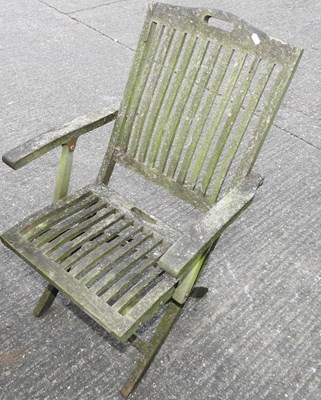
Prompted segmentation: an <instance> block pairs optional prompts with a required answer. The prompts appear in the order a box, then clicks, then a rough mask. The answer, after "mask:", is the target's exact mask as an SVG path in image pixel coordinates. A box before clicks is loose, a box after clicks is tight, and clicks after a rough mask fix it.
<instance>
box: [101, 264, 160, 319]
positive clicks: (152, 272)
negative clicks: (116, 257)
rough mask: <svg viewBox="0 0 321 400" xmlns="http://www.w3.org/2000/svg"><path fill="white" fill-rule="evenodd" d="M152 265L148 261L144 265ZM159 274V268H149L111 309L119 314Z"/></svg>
mask: <svg viewBox="0 0 321 400" xmlns="http://www.w3.org/2000/svg"><path fill="white" fill-rule="evenodd" d="M152 263H153V262H152V261H150V260H149V262H148V263H146V264H147V266H150V265H149V264H152ZM144 267H145V266H144ZM140 269H141V270H143V266H141V267H140ZM161 273H163V271H162V270H161V269H160V268H159V267H152V268H150V269H149V270H148V271H147V272H146V273H145V274H144V275H143V276H142V278H141V279H140V280H139V281H138V282H137V283H136V284H135V285H134V286H132V287H131V288H130V289H129V290H128V291H127V292H126V293H125V294H124V295H123V296H121V297H120V298H119V299H118V300H117V301H116V302H115V303H114V304H113V305H112V307H113V309H114V310H116V311H118V312H120V313H121V312H122V311H123V309H124V308H125V307H127V305H128V304H129V303H131V302H132V301H133V299H134V298H135V297H136V296H137V295H139V293H141V291H142V290H144V289H145V288H146V286H148V285H149V284H150V283H151V282H152V281H153V280H154V279H155V278H157V277H158V276H159V275H160V274H161ZM102 299H103V300H104V301H106V300H105V298H104V296H102Z"/></svg>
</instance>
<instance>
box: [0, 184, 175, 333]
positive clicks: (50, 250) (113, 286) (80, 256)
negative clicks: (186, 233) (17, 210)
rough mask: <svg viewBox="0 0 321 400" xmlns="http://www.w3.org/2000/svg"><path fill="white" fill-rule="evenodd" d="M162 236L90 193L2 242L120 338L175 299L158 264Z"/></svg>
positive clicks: (163, 246) (57, 205)
mask: <svg viewBox="0 0 321 400" xmlns="http://www.w3.org/2000/svg"><path fill="white" fill-rule="evenodd" d="M164 236H165V235H164V234H161V233H159V231H157V230H155V229H153V228H152V227H151V224H148V223H145V222H144V221H143V220H142V218H140V217H139V216H137V217H136V216H135V214H134V213H133V212H131V210H130V209H129V210H124V208H123V207H117V205H115V202H110V201H108V199H106V197H103V196H100V195H99V194H98V193H97V192H94V191H92V190H90V189H87V190H81V191H79V192H77V193H76V194H75V195H73V196H69V197H68V198H66V199H64V200H61V201H59V202H57V203H55V204H54V205H52V206H50V207H47V208H45V209H43V210H42V211H40V212H37V213H36V214H34V215H32V216H31V217H29V218H27V219H26V220H24V221H23V222H22V223H20V224H19V225H16V226H15V227H14V228H12V229H10V230H9V231H7V232H6V233H4V234H3V235H2V236H1V240H2V241H3V242H4V244H5V245H6V246H8V247H9V248H11V249H12V250H13V251H14V252H15V253H17V254H18V255H19V256H20V257H21V258H22V259H24V260H25V261H27V262H28V263H29V264H30V265H31V266H32V267H33V268H34V269H36V270H37V271H38V272H39V273H41V274H42V275H43V276H44V277H45V278H46V279H47V280H48V281H49V282H50V283H51V284H53V285H54V286H55V287H57V289H59V290H60V291H61V292H63V293H64V294H65V295H66V296H67V297H68V298H70V300H71V301H73V302H74V303H75V304H77V305H78V306H79V307H80V308H81V309H83V310H84V311H85V312H86V313H87V314H89V315H90V316H91V317H92V318H93V319H94V320H95V321H97V322H98V323H99V324H100V325H102V326H103V327H104V328H105V329H106V330H107V331H109V332H110V333H111V334H112V335H114V336H115V337H117V338H118V339H120V340H126V339H128V338H129V337H130V336H131V335H132V334H133V333H134V332H135V331H136V330H137V329H138V328H139V326H140V325H141V324H142V323H143V322H145V321H146V320H147V319H149V318H150V317H151V316H152V315H153V314H154V313H155V312H156V311H157V310H158V308H159V307H160V305H161V304H163V303H164V302H166V301H167V300H168V299H169V298H170V297H171V295H172V293H173V291H174V289H175V285H176V283H177V280H176V279H175V278H173V277H172V276H171V275H169V274H167V273H166V272H164V271H163V270H162V269H161V268H160V267H159V266H158V264H157V261H158V259H159V258H160V257H161V256H162V255H163V254H164V253H165V251H166V250H167V249H168V248H169V247H170V245H171V243H170V242H169V241H168V237H167V236H166V240H165V239H164Z"/></svg>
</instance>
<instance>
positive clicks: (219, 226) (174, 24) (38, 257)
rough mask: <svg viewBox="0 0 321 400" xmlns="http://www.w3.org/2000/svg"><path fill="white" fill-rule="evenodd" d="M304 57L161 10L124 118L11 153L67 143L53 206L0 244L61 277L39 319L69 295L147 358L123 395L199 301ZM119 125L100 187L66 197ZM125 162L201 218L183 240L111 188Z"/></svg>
mask: <svg viewBox="0 0 321 400" xmlns="http://www.w3.org/2000/svg"><path fill="white" fill-rule="evenodd" d="M301 54H302V50H301V49H299V48H297V47H293V46H290V45H287V44H285V43H283V42H280V41H278V40H275V39H271V38H270V37H268V36H267V35H266V34H264V33H263V32H261V31H259V30H257V29H256V28H253V27H252V26H250V25H248V24H247V23H246V22H244V21H243V20H241V19H239V18H237V17H235V16H234V15H232V14H229V13H225V12H222V11H218V10H211V9H205V8H183V7H175V6H171V5H165V4H158V3H155V4H152V5H150V6H149V7H148V12H147V16H146V20H145V23H144V26H143V30H142V33H141V37H140V40H139V44H138V48H137V51H136V54H135V58H134V62H133V66H132V69H131V72H130V77H129V79H128V83H127V87H126V90H125V94H124V99H123V101H122V105H121V107H120V109H119V112H118V106H111V107H109V108H106V109H104V110H102V111H100V112H98V113H96V114H93V115H90V116H86V117H81V118H78V119H76V120H74V121H72V122H71V123H70V124H68V125H66V126H64V127H63V128H62V129H59V130H55V131H51V132H47V133H44V134H42V135H40V136H39V137H36V138H34V139H31V140H29V141H28V142H26V143H25V144H23V145H21V146H18V147H16V148H15V149H13V150H11V151H9V152H8V153H7V154H5V155H4V156H3V161H4V162H5V163H6V164H8V165H9V166H10V167H12V168H13V169H19V168H21V167H23V166H24V165H26V164H27V163H29V162H31V161H32V160H34V159H36V158H37V157H39V156H41V155H43V154H45V153H46V152H48V151H50V150H52V149H53V148H56V147H58V146H61V145H62V155H61V160H60V163H59V167H58V173H57V178H56V186H55V192H54V202H53V204H51V205H49V206H48V207H47V208H45V209H43V210H41V211H39V212H37V213H35V214H34V215H32V216H31V217H29V218H27V219H25V220H24V221H22V222H21V223H19V224H18V225H16V226H14V227H13V228H11V229H9V230H8V231H7V232H5V233H3V234H2V236H1V240H2V242H3V243H4V244H5V245H6V246H7V247H9V248H10V249H12V250H13V251H14V252H15V253H16V254H17V255H18V256H19V257H20V258H22V259H23V260H25V261H26V262H27V263H28V264H29V265H30V266H31V267H33V268H34V269H35V270H36V271H37V272H39V273H40V274H41V275H42V276H43V277H44V278H45V279H46V280H47V281H48V282H49V285H48V287H47V289H46V290H45V292H44V293H43V295H42V297H41V298H40V300H39V303H38V304H37V305H36V307H35V310H34V313H35V315H36V316H40V315H41V314H42V313H43V312H44V311H45V310H46V309H48V308H49V307H50V305H51V304H52V302H53V300H54V298H55V296H56V295H57V293H58V291H61V292H62V293H63V294H64V295H65V296H66V297H67V298H69V299H70V301H72V302H73V303H75V304H76V305H78V306H79V307H80V308H81V309H82V310H83V311H84V312H85V313H87V314H88V315H89V316H90V317H91V318H93V319H94V320H95V321H97V322H98V324H100V325H101V326H102V327H104V328H105V329H106V330H107V331H108V332H109V333H110V334H112V335H113V336H115V337H116V338H117V339H119V340H120V341H127V340H129V341H130V342H131V343H132V344H133V345H134V346H136V347H137V348H138V349H139V350H140V351H141V353H142V355H141V357H140V359H139V361H138V364H137V365H136V367H135V369H134V371H133V373H132V375H131V376H130V378H129V379H128V381H127V382H126V383H125V384H124V386H123V387H122V389H121V393H122V395H123V396H124V397H127V396H128V395H129V394H130V393H131V392H132V391H133V389H134V388H135V386H136V385H137V384H138V382H139V380H140V379H141V377H142V376H143V374H144V372H145V371H146V370H147V368H148V366H149V365H150V363H151V361H152V359H153V357H154V356H155V354H156V352H157V350H158V349H159V348H160V346H161V344H162V342H163V341H164V339H165V338H166V336H167V334H168V333H169V331H170V329H171V327H172V325H173V323H174V321H175V320H176V318H177V317H178V315H179V313H180V312H181V310H182V307H183V305H184V304H185V302H186V300H187V299H188V298H189V296H190V295H191V293H192V290H193V287H194V285H195V283H196V281H197V278H198V276H199V273H200V270H201V268H202V265H203V262H204V259H205V257H206V255H207V253H208V252H209V251H210V250H211V249H212V248H213V247H214V245H215V243H216V242H217V240H218V238H219V237H220V236H221V234H222V233H223V232H224V230H225V229H226V228H227V226H228V225H230V224H231V222H232V221H233V220H234V219H235V218H236V217H237V216H238V215H239V214H240V213H241V212H242V211H244V210H245V209H246V208H247V207H248V206H249V204H250V203H251V201H252V200H253V198H254V195H255V193H256V189H257V188H258V187H259V186H260V184H261V183H262V178H260V177H255V176H252V174H251V173H250V172H251V170H252V167H253V164H254V163H255V160H256V159H257V156H258V154H259V152H260V150H261V147H262V145H263V142H264V140H265V138H266V135H267V132H268V130H269V128H270V126H271V124H272V121H273V118H274V117H275V115H276V112H277V110H278V108H279V106H280V103H281V101H282V99H283V96H284V94H285V92H286V90H287V88H288V86H289V83H290V80H291V78H292V76H293V74H294V71H295V69H296V67H297V65H298V62H299V59H300V57H301ZM112 120H115V124H114V129H113V133H112V136H111V139H110V143H109V146H108V149H107V152H106V155H105V157H104V160H103V163H102V166H101V169H100V172H99V175H98V178H97V180H96V181H95V182H94V183H93V184H92V185H90V186H87V187H85V188H83V189H81V190H79V191H77V192H76V193H74V194H72V195H70V196H67V192H68V186H69V179H70V174H71V164H72V154H73V151H74V148H75V146H76V141H77V139H78V137H79V136H80V135H82V134H85V133H87V132H89V131H92V130H93V129H95V128H97V127H100V126H102V125H104V124H106V123H108V122H110V121H112ZM116 163H120V164H121V165H123V166H125V167H126V168H129V169H130V170H132V171H134V172H135V173H137V174H139V175H142V176H143V177H144V178H146V179H147V180H149V181H151V182H153V183H155V184H157V185H160V186H162V187H164V188H165V189H167V190H168V191H169V192H170V193H172V194H174V195H175V196H177V197H178V198H180V199H182V200H184V201H185V202H187V203H189V204H191V205H193V206H194V207H196V208H198V209H201V210H203V211H204V213H203V217H202V218H201V220H200V221H197V222H195V221H191V224H190V227H189V229H187V230H185V231H184V232H180V230H179V227H178V226H175V225H173V226H168V225H166V224H165V223H163V222H161V221H160V220H158V219H155V218H154V217H152V216H150V215H148V213H147V212H145V211H143V210H141V209H139V208H138V207H137V206H136V205H135V204H133V203H132V202H131V201H130V200H129V199H127V198H124V197H123V196H121V195H120V194H118V193H117V192H116V191H115V190H112V189H111V188H110V185H108V183H109V180H110V177H111V175H112V172H113V170H114V166H115V164H116ZM204 292H205V290H204V291H203V293H204ZM199 294H202V291H199ZM160 307H164V308H165V311H164V313H163V316H162V318H161V320H160V322H159V324H158V327H157V328H156V331H155V333H154V334H153V336H152V338H151V340H150V341H146V340H144V339H143V338H142V337H141V336H139V335H138V334H137V330H138V329H139V328H140V327H141V326H142V324H144V323H146V322H147V321H148V320H149V319H150V318H151V317H152V316H153V315H154V314H155V313H156V312H157V311H158V310H159V309H160Z"/></svg>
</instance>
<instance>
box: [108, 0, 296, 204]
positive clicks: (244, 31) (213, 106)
mask: <svg viewBox="0 0 321 400" xmlns="http://www.w3.org/2000/svg"><path fill="white" fill-rule="evenodd" d="M210 18H214V19H215V18H216V19H219V20H223V21H226V22H227V23H229V24H230V26H231V27H232V28H231V31H230V32H229V31H226V30H224V29H222V28H217V27H215V26H210V25H209V24H208V22H209V20H210ZM301 53H302V51H301V50H300V49H298V48H295V47H293V46H288V45H285V44H284V43H281V42H278V41H276V40H274V39H271V38H269V37H268V36H267V35H265V34H264V33H263V32H261V31H258V30H257V29H255V28H252V27H251V26H249V25H248V24H246V23H245V22H244V21H242V20H240V19H238V18H237V17H235V16H233V15H232V14H228V13H224V12H222V11H218V10H208V9H192V8H190V9H189V8H183V7H175V6H169V5H165V4H157V3H156V4H153V5H151V6H150V7H149V13H148V15H147V18H146V21H145V25H144V28H143V33H142V35H141V38H140V42H139V45H138V50H137V53H136V55H135V60H134V64H133V67H132V70H131V74H130V78H129V81H128V84H127V87H126V90H125V96H124V101H123V103H122V108H121V111H120V113H119V116H118V118H117V120H116V123H115V127H114V131H113V137H112V141H111V143H112V144H111V146H110V148H111V150H110V149H109V153H108V155H107V156H106V160H107V161H106V160H105V163H104V164H103V167H102V170H101V177H103V176H104V173H105V176H107V175H108V174H109V173H110V172H108V174H107V170H108V168H109V170H111V169H112V167H108V163H109V164H110V163H111V159H112V160H113V162H115V161H116V162H117V161H118V162H121V163H123V164H124V165H125V166H127V167H129V168H132V169H134V170H135V171H136V172H139V173H140V174H142V175H144V176H146V177H147V178H148V179H151V180H153V181H154V182H156V183H159V184H161V185H163V186H165V187H166V188H168V189H169V190H170V191H171V192H173V193H174V194H176V195H178V196H179V197H181V198H183V199H184V200H186V201H188V202H191V203H192V204H195V205H197V206H199V207H201V208H207V207H209V206H211V205H212V204H213V203H214V202H216V201H217V199H218V197H219V195H220V193H221V191H222V188H223V187H224V185H225V186H227V187H232V186H233V185H235V184H236V183H237V182H238V181H239V180H240V179H243V178H244V177H245V176H246V175H247V174H248V172H249V171H250V169H251V168H252V166H253V164H254V162H255V160H256V158H257V155H258V153H259V151H260V149H261V147H262V144H263V142H264V139H265V137H266V134H267V131H268V129H269V127H270V126H271V123H272V121H273V118H274V116H275V114H276V112H277V109H278V107H279V105H280V103H281V100H282V98H283V96H284V94H285V91H286V89H287V87H288V85H289V82H290V80H291V77H292V76H293V73H294V70H295V68H296V66H297V64H298V61H299V58H300V55H301ZM108 157H109V158H108ZM108 176H109V175H108ZM102 180H103V181H105V182H107V180H108V177H107V178H105V179H103V178H102Z"/></svg>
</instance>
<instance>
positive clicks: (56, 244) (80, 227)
mask: <svg viewBox="0 0 321 400" xmlns="http://www.w3.org/2000/svg"><path fill="white" fill-rule="evenodd" d="M114 213H115V209H114V208H113V207H107V208H106V209H103V205H102V208H101V209H100V210H99V212H97V214H96V215H93V216H90V217H89V218H87V219H86V220H85V221H83V222H81V223H79V224H75V226H74V227H72V228H71V229H69V230H68V231H66V232H64V233H63V234H61V235H59V236H58V237H57V238H56V239H54V240H52V241H50V242H49V243H46V244H45V245H43V246H42V248H41V250H42V251H43V252H44V253H46V254H48V255H50V254H52V255H53V257H55V255H56V254H59V252H60V248H61V247H62V246H63V245H64V244H67V245H68V242H70V241H72V240H73V239H75V238H77V237H78V236H80V235H81V234H83V233H84V232H86V231H87V230H88V229H90V228H92V227H94V226H95V225H97V224H98V223H99V222H100V221H105V220H108V217H111V218H113V214H114Z"/></svg>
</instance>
